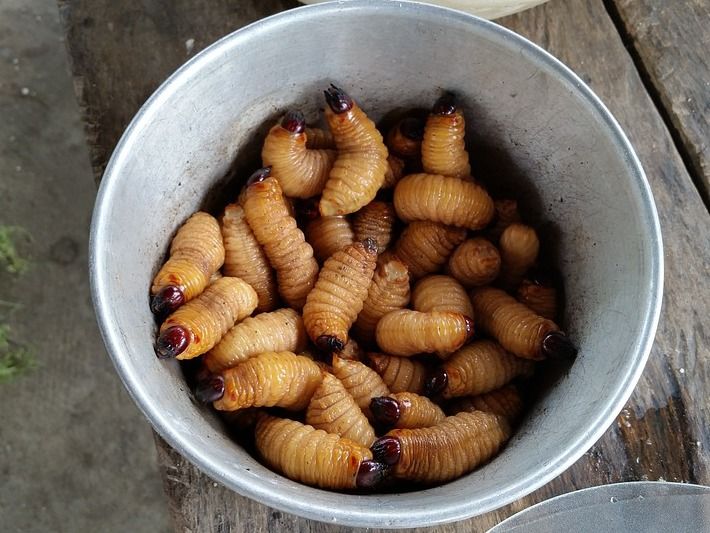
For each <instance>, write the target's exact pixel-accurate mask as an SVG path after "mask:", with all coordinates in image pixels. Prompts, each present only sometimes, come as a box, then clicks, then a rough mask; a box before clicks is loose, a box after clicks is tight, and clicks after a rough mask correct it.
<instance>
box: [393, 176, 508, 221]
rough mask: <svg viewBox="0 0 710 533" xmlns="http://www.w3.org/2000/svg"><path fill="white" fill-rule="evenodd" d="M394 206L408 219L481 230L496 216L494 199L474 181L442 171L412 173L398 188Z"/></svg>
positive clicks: (405, 219)
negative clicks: (445, 173)
mask: <svg viewBox="0 0 710 533" xmlns="http://www.w3.org/2000/svg"><path fill="white" fill-rule="evenodd" d="M394 208H395V210H396V211H397V216H398V217H399V218H400V219H402V220H403V221H405V222H412V221H415V220H430V221H432V222H439V223H441V224H447V225H449V226H456V227H462V228H468V229H471V230H477V229H481V228H484V227H485V226H486V225H488V223H489V222H490V221H491V219H492V218H493V213H494V209H493V200H492V199H491V197H490V196H488V193H487V192H486V191H485V189H484V188H483V187H481V186H480V185H477V184H475V183H473V182H471V181H465V180H462V179H459V178H451V177H448V176H442V175H439V174H410V175H409V176H405V177H404V178H402V179H401V180H400V181H399V182H398V183H397V186H396V187H395V189H394Z"/></svg>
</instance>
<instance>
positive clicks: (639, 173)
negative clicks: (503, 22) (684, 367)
mask: <svg viewBox="0 0 710 533" xmlns="http://www.w3.org/2000/svg"><path fill="white" fill-rule="evenodd" d="M331 81H332V82H335V83H336V84H338V85H340V86H342V87H344V88H346V89H347V90H348V91H349V92H350V93H351V94H352V96H353V97H354V98H355V99H356V100H357V101H358V102H359V103H360V104H361V106H362V107H363V108H364V109H365V110H367V111H368V113H369V114H370V115H371V116H373V117H374V118H375V119H380V118H381V117H382V116H383V114H384V113H386V112H388V111H389V110H391V109H393V108H407V107H412V106H428V105H430V103H431V102H433V101H434V99H435V98H436V97H437V96H438V95H439V94H440V91H441V89H442V88H446V89H452V90H454V91H456V92H458V93H459V95H460V96H461V99H462V102H463V104H464V105H465V107H466V110H465V111H466V113H467V116H468V117H470V118H469V121H468V123H469V128H470V130H469V132H468V139H469V140H470V143H471V146H472V151H471V153H472V159H473V161H474V173H476V174H477V175H478V176H479V177H483V178H484V179H485V180H486V181H487V182H488V183H489V184H490V185H491V186H492V187H494V188H497V189H500V188H502V189H505V187H506V186H509V185H510V184H511V183H515V184H516V186H515V191H516V192H517V193H519V194H520V195H522V198H523V203H524V204H525V205H526V206H527V207H528V211H529V215H530V216H532V217H533V220H534V221H535V223H537V224H541V225H543V226H544V228H545V229H544V233H545V235H547V237H548V239H547V241H548V242H547V244H548V249H550V250H551V252H549V253H552V254H554V256H555V260H556V261H557V262H558V264H559V265H560V267H561V269H562V272H563V275H564V280H565V285H566V305H567V314H566V316H567V322H566V324H565V327H566V329H567V331H568V333H569V335H570V337H571V338H572V339H574V341H575V342H576V343H577V344H578V346H579V349H580V355H579V357H578V359H577V360H576V361H575V362H574V364H573V365H571V367H570V368H569V369H568V370H567V371H566V372H563V373H562V374H561V375H560V376H559V377H558V378H557V380H556V382H555V383H553V384H552V385H550V386H549V387H548V388H546V389H545V390H544V391H543V392H542V394H541V397H540V399H539V401H538V403H537V404H536V405H535V406H534V407H533V409H532V412H531V413H530V414H529V416H528V417H527V418H526V420H525V421H524V423H523V425H522V427H521V428H520V429H519V431H518V432H517V433H516V434H515V436H514V437H513V438H512V440H511V441H510V443H509V444H508V445H507V447H506V448H505V450H504V451H503V452H502V453H501V454H500V455H499V456H498V457H496V458H495V459H494V460H493V461H491V462H490V463H489V464H487V465H485V466H483V467H482V468H479V469H478V470H477V471H475V472H473V473H471V474H469V475H467V476H464V477H463V478H461V479H458V480H456V481H454V482H452V483H448V484H446V485H443V486H439V487H435V488H431V489H428V490H419V491H414V492H409V493H405V494H380V495H343V494H338V493H334V492H327V491H323V490H318V489H314V488H310V487H306V486H304V485H301V484H299V483H295V482H293V481H290V480H288V479H286V478H284V477H282V476H280V475H278V474H276V473H274V472H272V471H270V470H269V469H268V468H266V467H264V466H263V465H261V464H260V463H259V462H258V461H257V460H256V459H255V458H254V457H252V456H251V455H249V453H247V452H246V451H245V450H244V449H243V448H242V447H240V446H239V445H238V444H236V443H235V442H234V441H232V440H230V439H229V438H228V437H227V435H226V433H225V431H224V429H223V427H222V425H221V424H220V422H219V420H218V419H217V417H216V416H215V415H214V414H213V413H211V412H210V410H209V409H207V408H205V407H203V406H201V405H198V404H197V403H196V402H195V401H194V399H193V398H192V395H191V393H190V391H189V390H188V387H187V386H186V383H185V379H184V376H183V374H182V372H181V370H180V367H179V365H178V363H177V362H176V361H170V362H166V361H159V360H158V359H157V358H156V357H155V356H154V355H153V348H152V345H153V340H154V334H155V325H154V323H153V318H152V316H151V314H150V311H149V309H148V289H149V287H150V282H151V278H152V276H153V274H154V273H155V271H156V269H157V268H158V266H159V264H160V263H161V261H162V260H163V258H164V254H165V251H166V248H167V243H168V242H169V239H170V237H171V235H172V234H173V232H174V231H175V229H176V228H177V227H178V226H179V225H180V224H181V223H182V222H183V221H184V220H185V219H186V218H187V217H188V216H189V215H190V214H191V213H192V212H193V211H195V210H197V209H199V208H201V207H204V206H205V205H208V206H209V205H216V204H215V203H214V198H215V196H218V195H216V194H215V191H222V192H224V191H229V194H234V193H235V191H236V190H237V187H236V185H235V183H236V182H238V181H239V180H240V179H243V177H244V175H245V174H244V173H245V172H248V171H249V170H250V169H253V167H254V166H256V165H257V164H258V152H259V143H260V140H261V138H263V137H262V136H263V134H264V132H265V131H266V127H268V122H269V121H270V120H273V119H275V118H276V117H277V116H278V115H279V113H281V112H283V110H285V109H287V108H289V107H299V108H301V109H303V110H304V111H305V112H306V114H307V116H310V117H312V118H315V117H317V116H318V109H319V108H320V107H321V106H322V105H323V100H322V96H321V91H322V90H323V89H324V88H325V87H327V85H328V83H330V82H331ZM225 176H229V177H228V178H225ZM232 198H233V197H232V196H229V198H226V199H230V200H231V199H232ZM224 200H225V198H223V201H224ZM90 268H91V278H92V290H93V299H94V306H95V308H96V313H97V315H98V319H99V324H100V327H101V330H102V333H103V336H104V340H105V343H106V346H107V348H108V351H109V353H110V355H111V357H112V359H113V361H114V364H115V366H116V369H117V370H118V373H119V374H120V376H121V378H122V380H123V382H124V383H125V385H126V387H127V389H128V390H129V392H130V393H131V395H132V396H133V398H134V400H135V401H136V403H137V404H138V406H139V407H140V408H141V410H142V411H143V412H144V414H145V415H146V417H147V418H148V419H149V420H150V422H151V423H152V424H153V426H154V427H155V429H156V430H157V431H158V432H159V433H160V434H161V435H162V436H163V437H164V438H165V439H166V440H167V441H168V442H169V443H170V444H171V445H172V446H174V447H175V448H176V449H177V450H178V451H179V452H180V453H182V454H183V455H184V456H186V457H187V458H188V459H189V460H190V461H192V462H193V463H195V464H196V465H197V466H198V467H199V468H201V469H202V470H203V471H204V472H206V473H207V474H208V475H210V476H211V477H212V478H214V479H215V480H218V481H220V482H221V483H223V484H224V485H226V486H227V487H230V488H231V489H233V490H235V491H236V492H238V493H240V494H243V495H245V496H249V497H251V498H253V499H255V500H257V501H259V502H262V503H264V504H267V505H270V506H272V507H275V508H277V509H281V510H283V511H287V512H290V513H294V514H297V515H301V516H304V517H308V518H313V519H316V520H323V521H328V522H337V523H342V524H349V525H353V526H372V527H414V526H427V525H433V524H440V523H443V522H449V521H454V520H460V519H464V518H467V517H470V516H473V515H477V514H481V513H484V512H487V511H491V510H492V509H495V508H497V507H500V506H502V505H505V504H507V503H509V502H511V501H513V500H515V499H517V498H520V497H522V496H524V495H526V494H528V493H530V492H532V491H533V490H535V489H536V488H538V487H540V486H541V485H543V484H544V483H546V482H547V481H549V480H551V479H552V478H554V477H555V476H557V475H558V474H560V473H561V472H562V471H563V470H565V469H566V468H567V467H569V466H570V465H571V464H572V463H573V462H574V461H575V460H577V459H578V458H579V457H580V456H581V455H582V454H583V453H584V452H585V451H586V450H587V449H589V447H590V446H592V444H593V443H594V442H595V441H596V440H597V439H598V438H599V437H600V436H601V435H602V434H603V433H604V431H605V430H606V428H607V427H608V426H609V425H610V424H611V423H612V421H613V419H614V417H615V416H616V415H617V414H618V412H619V411H620V410H621V408H622V407H623V405H624V403H625V401H626V400H627V399H628V397H629V395H630V394H631V391H632V389H633V387H634V385H635V384H636V382H637V380H638V377H639V375H640V374H641V371H642V370H643V367H644V364H645V362H646V359H647V357H648V354H649V351H650V348H651V344H652V342H653V337H654V332H655V329H656V325H657V321H658V316H659V310H660V306H661V292H662V282H663V263H662V247H661V234H660V230H659V224H658V217H657V215H656V209H655V206H654V203H653V199H652V196H651V192H650V190H649V186H648V182H647V181H646V178H645V176H644V173H643V170H642V168H641V165H640V164H639V161H638V159H637V157H636V155H635V154H634V151H633V148H632V147H631V145H630V144H629V142H628V140H627V139H626V137H625V136H624V133H623V132H622V131H621V129H620V128H619V125H618V124H617V123H616V121H615V120H614V118H613V117H612V116H611V115H610V114H609V112H608V111H607V110H606V108H605V107H604V105H603V104H602V103H601V102H600V101H599V99H598V98H597V97H596V96H595V95H594V94H593V93H592V91H591V90H590V89H589V88H588V87H587V86H586V85H585V84H584V83H583V82H582V81H581V80H580V79H579V78H578V77H577V76H575V75H574V74H573V73H572V72H571V71H570V70H569V69H567V68H566V67H565V66H564V65H562V64H561V63H560V62H559V61H557V60H556V59H554V58H553V57H551V56H550V55H548V54H547V53H546V52H544V51H543V50H541V49H540V48H538V47H536V46H535V45H533V44H531V43H530V42H528V41H526V40H525V39H523V38H521V37H519V36H518V35H516V34H514V33H512V32H510V31H508V30H506V29H504V28H501V27H499V26H497V25H495V24H492V23H490V22H486V21H484V20H481V19H477V18H474V17H472V16H470V15H465V14H463V13H459V12H456V11H451V10H446V9H443V8H437V7H433V6H427V5H422V4H416V3H408V2H380V1H353V2H337V3H330V4H319V5H316V6H309V7H303V8H300V9H295V10H293V11H288V12H285V13H282V14H279V15H277V16H274V17H271V18H268V19H265V20H262V21H260V22H257V23H255V24H252V25H250V26H248V27H246V28H243V29H241V30H239V31H237V32H235V33H233V34H231V35H229V36H227V37H225V38H224V39H222V40H220V41H218V42H217V43H215V44H214V45H212V46H211V47H209V48H208V49H206V50H205V51H204V52H202V53H201V54H199V55H197V56H196V57H195V58H194V59H192V60H191V61H189V62H188V63H187V64H185V65H184V66H183V67H182V68H180V69H179V70H178V71H177V72H176V73H175V74H174V75H173V76H171V77H170V78H169V79H168V80H167V81H166V82H165V83H164V84H163V85H162V86H161V87H160V89H158V91H156V93H155V94H154V95H153V96H152V97H151V98H150V100H149V101H148V102H147V103H146V104H145V105H144V106H143V108H142V109H141V110H140V112H139V113H138V115H137V116H136V117H135V119H134V120H133V122H132V123H131V125H130V126H129V127H128V129H127V130H126V132H125V134H124V135H123V138H122V139H121V141H120V143H119V145H118V147H117V148H116V151H115V153H114V154H113V157H112V158H111V162H110V163H109V165H108V168H107V169H106V173H105V175H104V179H103V182H102V184H101V189H100V192H99V196H98V199H97V202H96V207H95V211H94V217H93V221H92V229H91V256H90Z"/></svg>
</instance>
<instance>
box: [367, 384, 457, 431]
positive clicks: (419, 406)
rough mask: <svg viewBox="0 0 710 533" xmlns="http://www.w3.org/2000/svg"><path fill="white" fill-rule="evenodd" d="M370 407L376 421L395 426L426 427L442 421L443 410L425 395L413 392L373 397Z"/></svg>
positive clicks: (443, 416) (443, 417) (405, 427)
mask: <svg viewBox="0 0 710 533" xmlns="http://www.w3.org/2000/svg"><path fill="white" fill-rule="evenodd" d="M370 409H371V410H372V412H373V413H374V415H375V418H376V419H377V421H378V422H380V423H382V424H384V425H386V426H389V427H395V428H403V429H417V428H428V427H431V426H435V425H437V424H439V423H440V422H442V421H443V420H444V419H445V418H446V415H445V414H444V411H443V410H442V409H441V407H439V406H438V405H436V404H435V403H434V402H432V401H431V400H430V399H429V398H426V397H425V396H420V395H418V394H414V393H413V392H399V393H396V394H391V395H390V396H389V398H375V399H373V400H372V402H371V404H370Z"/></svg>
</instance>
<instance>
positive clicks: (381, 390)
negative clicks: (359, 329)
mask: <svg viewBox="0 0 710 533" xmlns="http://www.w3.org/2000/svg"><path fill="white" fill-rule="evenodd" d="M333 374H334V375H335V377H336V378H338V379H339V380H340V382H341V383H342V384H343V386H344V387H345V390H347V391H348V393H349V394H350V395H351V396H352V397H353V399H354V400H355V403H357V405H358V407H359V408H360V409H361V410H362V412H363V413H365V416H367V418H368V419H370V420H372V414H371V413H370V401H371V400H372V399H373V398H376V397H378V396H388V395H389V393H390V391H389V389H388V388H387V385H385V383H384V381H382V378H380V376H379V375H378V374H377V372H375V371H374V370H372V369H371V368H369V367H368V366H365V365H364V364H363V363H360V362H359V361H347V360H345V359H341V358H339V357H333Z"/></svg>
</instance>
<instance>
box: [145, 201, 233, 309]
mask: <svg viewBox="0 0 710 533" xmlns="http://www.w3.org/2000/svg"><path fill="white" fill-rule="evenodd" d="M223 263H224V245H223V244H222V233H221V232H220V229H219V223H218V222H217V220H216V219H215V218H214V217H213V216H212V215H208V214H207V213H204V212H202V211H198V212H197V213H195V214H194V215H192V216H191V217H190V218H188V219H187V221H186V222H185V223H184V224H183V225H182V226H181V227H180V229H178V231H177V233H176V234H175V237H174V238H173V241H172V243H171V244H170V258H169V259H168V260H167V261H166V263H165V264H164V265H163V266H162V267H161V269H160V270H159V271H158V273H157V274H156V276H155V279H153V284H152V286H151V289H150V292H151V293H152V294H156V293H158V292H159V291H160V290H161V289H163V288H165V287H167V286H173V287H177V288H180V289H181V290H182V293H183V296H184V301H185V302H188V301H190V300H192V299H193V298H195V297H196V296H197V295H198V294H200V293H201V292H202V291H204V290H205V287H207V285H208V284H209V282H210V277H211V276H212V275H213V274H214V273H215V272H217V271H218V270H219V269H220V267H221V266H222V264H223Z"/></svg>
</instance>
